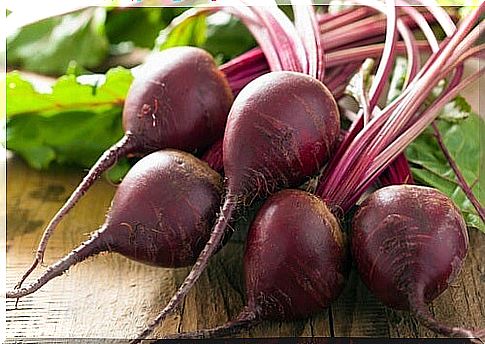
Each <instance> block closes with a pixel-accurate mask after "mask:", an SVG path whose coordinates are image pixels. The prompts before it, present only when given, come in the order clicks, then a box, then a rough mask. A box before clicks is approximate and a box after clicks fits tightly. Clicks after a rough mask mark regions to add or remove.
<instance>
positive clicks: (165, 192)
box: [7, 150, 223, 298]
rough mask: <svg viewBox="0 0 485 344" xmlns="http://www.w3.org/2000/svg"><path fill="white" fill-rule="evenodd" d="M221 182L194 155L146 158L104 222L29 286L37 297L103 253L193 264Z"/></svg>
mask: <svg viewBox="0 0 485 344" xmlns="http://www.w3.org/2000/svg"><path fill="white" fill-rule="evenodd" d="M222 189H223V188H222V178H221V177H220V175H219V174H217V173H216V172H214V171H213V170H212V169H211V168H209V166H208V165H207V164H206V163H203V162H201V161H200V160H198V159H197V158H195V157H193V156H192V155H190V154H188V153H184V152H180V151H175V150H164V151H158V152H155V153H152V154H150V155H147V156H146V157H145V158H143V159H141V160H140V161H139V162H137V163H136V164H135V166H133V168H132V169H131V170H130V171H129V172H128V174H127V175H126V177H125V178H124V179H123V181H122V182H121V184H120V185H119V187H118V190H117V191H116V194H115V196H114V199H113V203H112V205H111V209H110V210H109V212H108V215H107V217H106V221H105V223H104V224H103V225H102V226H101V228H100V229H99V230H98V231H97V232H95V233H94V234H93V235H92V236H91V238H90V239H89V240H87V241H86V242H84V243H83V244H81V245H80V246H79V247H78V248H76V249H74V250H73V251H72V252H71V253H69V254H68V255H67V256H65V257H64V258H63V259H61V260H60V261H58V262H57V263H55V264H53V265H51V266H50V267H49V268H48V269H47V270H46V271H45V273H44V274H43V275H42V276H41V277H40V278H39V279H38V280H37V281H36V282H34V283H33V284H31V285H29V286H28V287H25V288H21V289H16V290H13V291H9V292H7V297H8V298H19V297H22V296H25V295H28V294H31V293H33V292H34V291H36V290H37V289H39V288H40V287H42V286H43V285H44V284H46V283H47V282H48V281H49V280H51V279H52V278H54V277H57V276H60V275H61V274H62V273H64V272H65V271H66V270H67V269H69V268H70V267H71V266H72V265H74V264H77V263H78V262H81V261H83V260H85V259H86V258H88V257H90V256H93V255H95V254H98V253H100V252H103V251H110V252H118V253H121V254H123V255H125V256H126V257H128V258H131V259H134V260H137V261H140V262H143V263H146V264H150V265H156V266H161V267H182V266H188V265H191V264H193V263H194V262H195V260H196V258H197V257H198V255H199V253H200V251H201V250H202V248H203V247H204V245H205V243H206V242H207V240H208V238H209V235H210V230H211V228H212V225H213V222H214V219H215V217H216V214H217V211H218V210H219V204H220V199H221V194H222Z"/></svg>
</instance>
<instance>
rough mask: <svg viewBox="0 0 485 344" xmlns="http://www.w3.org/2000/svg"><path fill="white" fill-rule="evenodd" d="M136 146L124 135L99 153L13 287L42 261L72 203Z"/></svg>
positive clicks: (131, 139)
mask: <svg viewBox="0 0 485 344" xmlns="http://www.w3.org/2000/svg"><path fill="white" fill-rule="evenodd" d="M137 146H138V143H137V140H136V138H135V137H134V136H132V135H125V136H123V137H122V138H121V140H119V141H118V142H117V143H115V144H114V145H113V146H111V147H110V148H109V149H108V150H107V151H105V152H104V153H103V155H101V157H100V158H99V159H98V161H96V163H95V164H94V166H93V167H92V168H91V169H90V170H89V172H88V174H87V175H86V176H85V177H84V179H83V180H82V182H81V183H80V184H79V185H78V187H77V188H76V190H74V192H73V193H72V194H71V196H70V197H69V199H68V200H67V201H66V203H64V205H63V206H62V208H61V209H59V210H58V212H57V213H56V214H55V215H54V217H53V218H52V220H51V221H50V222H49V224H48V225H47V227H46V228H45V230H44V233H43V235H42V239H41V241H40V243H39V246H38V248H37V252H36V254H35V259H34V261H33V262H32V265H31V266H30V267H29V269H28V270H27V271H26V272H25V273H24V275H23V276H22V278H21V279H20V281H19V282H18V283H17V285H16V286H15V289H19V288H20V287H21V286H22V283H24V281H25V280H26V279H27V277H29V275H30V274H31V273H32V271H34V269H35V268H36V267H37V265H38V264H39V263H40V264H42V263H43V259H44V253H45V250H46V248H47V242H48V241H49V238H50V237H51V236H52V234H53V233H54V230H55V229H56V227H57V225H58V224H59V223H60V222H61V220H62V219H63V217H64V216H65V215H66V214H67V213H68V212H69V211H70V210H71V209H72V208H73V207H74V205H76V203H77V202H78V201H79V200H80V199H81V197H82V196H83V195H84V194H85V193H86V192H87V191H88V189H89V188H90V187H91V186H92V185H93V184H94V182H95V181H96V179H98V178H99V177H100V176H101V174H102V173H103V172H104V171H106V170H107V169H109V168H110V167H112V166H113V165H114V164H116V162H117V161H118V158H119V157H121V156H125V155H127V154H129V153H132V152H134V151H136V150H137V148H138V147H137Z"/></svg>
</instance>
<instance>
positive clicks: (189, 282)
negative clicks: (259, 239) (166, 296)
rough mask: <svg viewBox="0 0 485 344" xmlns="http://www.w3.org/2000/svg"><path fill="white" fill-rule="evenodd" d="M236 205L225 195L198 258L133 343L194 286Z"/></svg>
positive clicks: (218, 244)
mask: <svg viewBox="0 0 485 344" xmlns="http://www.w3.org/2000/svg"><path fill="white" fill-rule="evenodd" d="M238 205H239V202H238V201H237V198H236V197H234V196H233V195H231V194H230V193H229V194H228V196H226V201H225V202H224V205H223V207H222V210H221V214H220V215H219V218H218V220H217V223H216V225H215V227H214V230H213V231H212V233H211V236H210V238H209V241H208V242H207V244H206V246H205V248H204V250H203V251H202V252H201V253H200V255H199V258H197V261H196V262H195V264H194V266H193V267H192V270H191V271H190V273H189V275H188V276H187V277H186V278H185V281H184V282H183V283H182V285H181V286H180V288H179V289H178V290H177V292H176V293H175V295H173V296H172V298H171V299H170V301H169V302H168V304H167V306H165V308H164V309H163V310H162V311H161V312H160V314H159V315H158V316H157V317H156V318H155V319H154V320H153V321H152V322H151V323H150V324H149V325H148V326H147V327H146V328H145V329H144V330H143V332H141V333H140V334H139V335H138V337H137V339H136V340H135V341H134V342H133V343H138V342H139V341H140V340H142V339H145V338H146V337H147V336H148V335H150V334H151V333H152V332H153V330H154V329H155V328H156V327H157V326H158V325H159V324H160V323H161V322H162V321H163V320H165V318H166V317H167V316H168V315H169V314H171V313H172V312H173V311H174V310H175V308H176V307H177V306H178V305H179V304H180V303H181V302H182V300H183V299H184V298H185V296H186V295H187V293H188V292H189V291H190V289H191V288H192V287H193V286H194V284H195V282H197V280H198V279H199V277H200V275H201V274H202V273H203V272H204V270H205V268H206V267H207V265H208V264H209V259H210V258H211V257H212V256H213V255H214V254H215V253H216V252H217V249H218V248H219V246H220V245H221V244H222V240H223V238H224V233H225V232H226V228H227V227H229V226H230V223H229V220H230V219H233V218H234V215H235V213H236V211H237V210H238Z"/></svg>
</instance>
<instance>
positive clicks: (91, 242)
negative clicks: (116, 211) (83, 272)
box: [6, 231, 107, 299]
mask: <svg viewBox="0 0 485 344" xmlns="http://www.w3.org/2000/svg"><path fill="white" fill-rule="evenodd" d="M99 235H100V231H96V232H95V233H94V234H93V235H92V236H91V238H90V239H88V240H86V241H85V242H83V243H82V244H81V245H79V246H78V247H77V248H75V249H74V250H72V251H71V252H70V253H69V254H68V255H66V256H65V257H64V258H62V259H61V260H59V261H57V262H56V263H54V264H52V265H51V266H50V267H49V268H47V270H46V271H45V272H44V273H43V274H42V275H41V276H40V277H39V278H38V279H37V281H35V282H34V283H31V284H30V285H29V286H27V287H24V288H21V289H14V290H10V291H7V293H6V297H7V298H8V299H13V298H17V299H18V298H21V297H24V296H26V295H29V294H32V293H33V292H35V291H37V290H39V289H40V288H41V287H42V286H43V285H45V284H46V283H47V282H49V281H50V280H51V279H53V278H55V277H57V276H60V275H62V274H63V273H64V272H66V271H67V270H68V269H69V268H70V267H71V266H73V265H75V264H77V263H79V262H82V261H83V260H86V259H87V258H89V257H91V256H94V255H96V254H98V253H100V252H102V251H106V249H107V248H106V247H105V244H104V242H103V241H101V240H100V239H99Z"/></svg>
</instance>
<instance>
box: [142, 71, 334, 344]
mask: <svg viewBox="0 0 485 344" xmlns="http://www.w3.org/2000/svg"><path fill="white" fill-rule="evenodd" d="M339 130H340V119H339V112H338V108H337V104H336V102H335V99H334V98H333V96H332V94H331V93H330V91H329V90H328V89H327V88H326V87H325V85H323V84H322V83H321V82H320V81H318V80H317V79H315V78H313V77H311V76H308V75H305V74H302V73H297V72H287V71H284V72H272V73H268V74H265V75H263V76H261V77H259V78H257V79H255V80H253V81H252V82H250V83H249V84H248V85H247V86H246V87H245V88H244V89H243V90H242V91H241V92H240V93H239V95H238V96H237V97H236V99H235V100H234V104H233V106H232V108H231V111H230V113H229V117H228V120H227V126H226V131H225V134H224V140H223V163H224V174H225V178H226V183H225V188H226V194H225V199H224V205H223V207H222V211H221V214H220V216H219V219H218V220H217V223H216V225H215V228H214V230H213V232H212V233H211V237H210V239H209V241H208V242H207V245H206V247H205V248H204V250H203V251H202V253H201V255H200V256H199V258H198V260H197V262H196V264H195V265H194V267H193V268H192V271H191V272H190V274H189V275H188V276H187V278H186V279H185V281H184V282H183V284H182V285H181V287H180V289H179V290H178V291H177V293H176V294H175V295H174V296H173V298H172V299H171V300H170V302H169V303H168V305H167V306H166V307H165V309H164V310H162V312H161V313H160V314H159V315H158V316H157V318H156V319H155V320H154V321H153V322H152V323H151V324H150V325H148V327H147V328H146V329H145V330H144V331H143V333H142V334H141V335H140V336H139V338H144V337H145V336H146V335H148V334H149V333H150V332H151V331H152V330H153V329H154V328H155V326H157V324H158V323H160V322H161V321H162V320H163V319H164V318H165V317H166V316H167V315H168V314H169V313H170V312H171V311H173V309H175V307H176V306H177V305H178V304H179V303H180V302H181V301H182V299H183V298H184V296H185V295H186V294H187V293H188V291H189V290H190V288H191V287H192V286H193V285H194V284H195V282H196V281H197V279H198V278H199V277H200V275H201V274H202V272H203V270H204V269H205V267H206V266H207V264H208V262H209V258H210V257H211V256H212V255H213V254H214V253H215V252H216V250H217V249H218V248H219V247H220V245H221V242H222V239H223V238H224V233H225V230H226V228H227V227H228V226H230V223H231V222H232V221H233V218H234V217H235V215H236V214H237V213H239V212H241V211H243V210H244V208H245V207H246V206H248V205H249V204H251V203H252V202H253V200H255V199H256V198H262V197H266V196H268V195H269V194H271V193H273V192H275V191H277V190H278V189H281V188H287V187H291V186H297V185H300V184H302V183H303V182H304V180H305V178H307V177H308V176H311V175H313V174H315V173H317V172H318V171H319V169H320V168H321V167H322V166H323V165H324V163H325V161H326V160H327V159H328V157H329V155H330V153H331V150H332V148H333V144H334V142H335V140H336V139H337V137H338V135H339Z"/></svg>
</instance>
